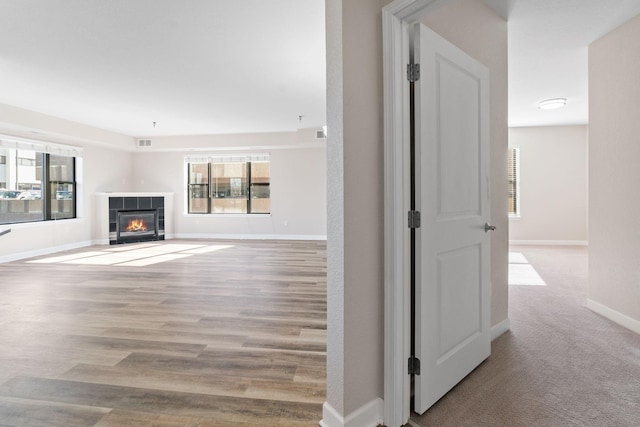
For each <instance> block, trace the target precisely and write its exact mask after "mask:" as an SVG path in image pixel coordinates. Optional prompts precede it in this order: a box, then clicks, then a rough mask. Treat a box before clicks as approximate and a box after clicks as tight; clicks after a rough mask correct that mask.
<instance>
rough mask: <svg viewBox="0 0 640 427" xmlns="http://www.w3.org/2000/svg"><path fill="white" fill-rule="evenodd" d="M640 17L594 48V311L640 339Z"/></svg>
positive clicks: (591, 246) (591, 128) (591, 67)
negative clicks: (639, 334) (634, 332)
mask: <svg viewBox="0 0 640 427" xmlns="http://www.w3.org/2000/svg"><path fill="white" fill-rule="evenodd" d="M637 52H640V16H638V17H635V18H633V19H631V20H630V21H628V22H627V23H625V24H623V25H621V26H620V27H618V28H617V29H615V30H614V31H612V32H611V33H609V34H607V35H605V36H604V37H602V38H601V39H599V40H597V41H595V42H594V43H593V44H591V45H590V46H589V189H590V194H589V291H588V298H589V300H588V302H587V305H588V306H589V307H590V308H592V309H595V310H596V311H598V312H600V313H601V314H604V315H606V316H607V317H609V318H612V319H613V320H615V321H617V322H618V323H622V324H624V325H625V326H627V327H629V328H631V329H633V330H635V331H636V332H638V333H640V262H638V254H640V226H639V225H640V220H639V218H640V197H639V194H640V189H639V185H640V167H638V164H639V160H638V159H640V144H639V143H638V141H639V137H638V135H640V120H638V117H640V84H638V76H640V56H639V55H637Z"/></svg>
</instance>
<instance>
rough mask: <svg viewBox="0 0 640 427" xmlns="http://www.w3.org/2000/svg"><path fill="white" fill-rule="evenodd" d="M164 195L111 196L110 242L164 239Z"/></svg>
mask: <svg viewBox="0 0 640 427" xmlns="http://www.w3.org/2000/svg"><path fill="white" fill-rule="evenodd" d="M164 222H165V218H164V198H163V197H109V243H110V244H112V245H115V244H120V243H133V242H147V241H154V240H164Z"/></svg>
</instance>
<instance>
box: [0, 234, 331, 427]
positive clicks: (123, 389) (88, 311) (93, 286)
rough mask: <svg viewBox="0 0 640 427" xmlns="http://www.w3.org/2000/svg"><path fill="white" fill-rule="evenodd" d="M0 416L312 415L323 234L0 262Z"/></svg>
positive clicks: (300, 420)
mask: <svg viewBox="0 0 640 427" xmlns="http://www.w3.org/2000/svg"><path fill="white" fill-rule="evenodd" d="M0 295H1V299H0V326H1V328H0V344H1V346H2V347H1V348H2V351H1V352H0V426H48V427H50V426H65V427H73V426H94V425H95V426H100V427H105V426H151V425H153V426H163V427H169V426H180V427H184V426H203V427H204V426H257V425H259V426H312V425H317V424H318V421H319V420H320V419H321V417H322V403H323V402H324V401H325V388H326V380H325V378H326V315H327V314H326V244H325V243H324V242H290V241H289V242H283V241H224V242H223V241H210V240H207V241H203V240H168V241H165V242H154V243H153V244H130V245H118V246H94V247H90V248H84V249H82V250H75V251H69V252H64V253H58V254H55V255H49V256H43V257H39V258H34V259H29V260H22V261H15V262H11V263H5V264H0Z"/></svg>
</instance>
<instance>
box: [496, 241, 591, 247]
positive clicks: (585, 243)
mask: <svg viewBox="0 0 640 427" xmlns="http://www.w3.org/2000/svg"><path fill="white" fill-rule="evenodd" d="M509 244H510V245H524V246H589V242H588V241H587V240H509Z"/></svg>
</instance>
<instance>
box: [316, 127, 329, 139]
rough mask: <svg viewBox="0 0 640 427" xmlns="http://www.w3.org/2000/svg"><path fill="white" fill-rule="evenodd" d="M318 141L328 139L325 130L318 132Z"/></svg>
mask: <svg viewBox="0 0 640 427" xmlns="http://www.w3.org/2000/svg"><path fill="white" fill-rule="evenodd" d="M316 139H327V135H325V133H324V130H322V129H321V130H317V131H316Z"/></svg>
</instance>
